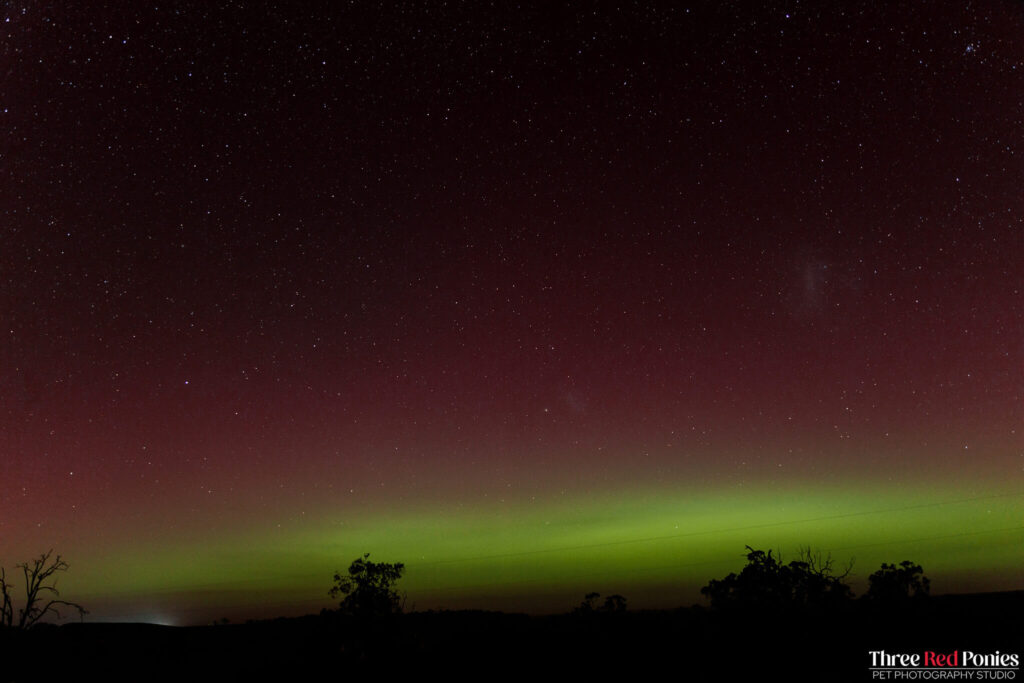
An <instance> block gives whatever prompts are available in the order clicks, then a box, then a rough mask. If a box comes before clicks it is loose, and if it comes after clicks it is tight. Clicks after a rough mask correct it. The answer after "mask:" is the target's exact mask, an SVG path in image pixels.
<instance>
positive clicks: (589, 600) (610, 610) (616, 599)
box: [573, 593, 626, 614]
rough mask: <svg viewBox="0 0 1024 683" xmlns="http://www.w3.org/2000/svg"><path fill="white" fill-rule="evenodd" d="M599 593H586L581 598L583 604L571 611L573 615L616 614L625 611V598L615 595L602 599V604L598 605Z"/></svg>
mask: <svg viewBox="0 0 1024 683" xmlns="http://www.w3.org/2000/svg"><path fill="white" fill-rule="evenodd" d="M600 597H601V594H600V593H587V594H586V595H585V596H583V602H581V603H580V606H579V607H577V608H576V609H574V610H573V613H575V614H598V613H602V614H616V613H621V612H625V611H626V598H624V597H623V596H621V595H619V594H618V593H616V594H615V595H609V596H608V597H607V598H605V599H604V604H603V605H599V604H598V602H597V601H598V599H600Z"/></svg>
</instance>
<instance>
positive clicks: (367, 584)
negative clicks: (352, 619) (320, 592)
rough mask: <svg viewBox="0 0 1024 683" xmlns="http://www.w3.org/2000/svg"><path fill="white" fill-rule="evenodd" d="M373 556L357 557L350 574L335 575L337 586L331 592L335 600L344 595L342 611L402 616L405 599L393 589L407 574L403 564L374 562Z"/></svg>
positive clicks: (335, 584) (362, 614)
mask: <svg viewBox="0 0 1024 683" xmlns="http://www.w3.org/2000/svg"><path fill="white" fill-rule="evenodd" d="M369 557H370V553H366V554H365V555H363V556H362V557H359V558H356V559H355V560H354V561H353V562H352V564H351V565H349V568H348V575H347V576H343V575H342V574H341V572H335V573H334V587H333V588H331V590H330V591H328V594H329V595H330V596H331V597H332V598H336V597H338V596H339V595H344V596H345V597H344V599H343V600H342V601H341V604H340V609H341V611H342V612H343V613H346V614H352V615H356V616H360V617H374V616H383V615H391V614H398V613H400V612H401V611H402V607H403V605H404V598H403V596H400V595H399V594H398V592H397V591H395V590H394V588H393V586H394V584H395V582H397V581H398V580H399V579H400V578H402V572H404V571H405V565H404V564H402V563H401V562H398V563H395V564H388V563H386V562H370V561H369Z"/></svg>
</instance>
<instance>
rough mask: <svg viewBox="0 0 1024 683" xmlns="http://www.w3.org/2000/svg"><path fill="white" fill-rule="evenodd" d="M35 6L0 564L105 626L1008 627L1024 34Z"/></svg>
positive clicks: (23, 92)
mask: <svg viewBox="0 0 1024 683" xmlns="http://www.w3.org/2000/svg"><path fill="white" fill-rule="evenodd" d="M875 5H876V3H867V2H864V3H853V4H847V5H844V8H843V9H835V8H817V7H816V8H813V9H812V8H804V7H802V6H799V5H793V6H789V5H787V6H786V7H785V8H781V6H772V5H771V3H769V4H768V5H764V4H761V5H759V6H753V5H751V6H750V7H749V8H748V9H742V10H741V9H740V8H739V7H735V6H731V5H729V6H727V5H723V4H722V3H715V2H707V3H693V4H691V5H687V6H685V7H684V6H683V5H678V6H676V5H675V4H672V3H654V4H647V3H626V4H624V5H622V6H621V7H619V8H615V9H612V8H601V9H595V10H594V11H592V12H591V11H587V12H583V11H582V10H580V9H579V8H572V7H569V8H561V9H558V8H555V7H553V6H547V4H539V5H537V6H532V5H530V4H529V3H527V5H526V6H522V5H521V6H519V7H518V9H515V10H514V9H513V8H511V7H505V8H501V7H499V8H490V9H488V10H487V11H484V9H483V8H477V7H474V6H472V5H470V6H466V7H462V8H442V7H439V6H438V7H435V6H432V4H430V3H427V4H424V5H421V6H411V7H410V6H406V5H401V6H396V7H386V6H380V7H348V6H346V7H334V6H324V7H314V6H308V7H306V6H304V7H301V8H291V9H289V10H287V11H284V10H281V11H269V10H266V9H260V8H255V7H246V8H238V7H234V6H232V5H229V4H227V3H221V2H212V3H198V2H185V3H178V4H177V5H175V7H173V8H172V7H167V8H165V7H163V6H161V7H159V8H155V7H147V8H142V7H138V8H133V9H132V10H130V11H129V13H128V15H127V16H121V15H120V14H119V13H115V12H114V11H113V10H111V9H110V8H109V7H105V6H102V5H99V4H97V3H92V2H86V3H84V4H81V5H80V6H75V7H51V6H49V5H46V4H44V3H39V2H25V3H23V4H22V5H19V6H18V7H17V8H8V13H9V16H8V15H5V16H4V19H5V21H4V23H3V24H2V27H3V31H4V32H5V35H6V38H5V44H6V45H8V46H9V51H8V53H7V59H8V62H9V63H8V65H7V68H6V72H7V76H6V77H5V81H4V86H3V88H2V91H3V93H4V104H3V107H2V112H0V120H2V121H3V124H4V126H5V130H7V131H8V132H9V133H10V134H9V135H6V136H4V139H3V140H2V141H0V159H2V160H3V164H2V165H0V186H2V187H3V188H5V189H4V190H0V216H2V224H0V230H2V235H3V242H2V247H0V321H2V326H0V451H2V452H0V484H2V486H0V565H2V566H4V567H7V568H8V571H10V569H11V568H12V567H14V565H15V564H17V563H19V562H23V561H26V560H29V559H31V558H32V557H36V556H38V555H39V554H40V553H41V552H45V551H46V550H48V549H50V548H53V549H54V550H55V552H58V553H60V554H61V555H62V556H63V557H64V559H66V560H67V561H68V563H69V564H70V570H69V571H68V572H67V573H66V574H64V575H62V576H61V577H60V584H59V586H60V588H61V591H62V595H63V596H66V597H67V598H68V599H71V600H75V601H78V602H81V603H82V604H83V605H84V606H85V607H86V608H87V609H88V610H89V611H90V615H89V616H88V618H89V619H91V620H96V621H146V622H151V623H165V624H176V625H183V624H192V623H210V622H211V621H212V620H215V619H220V618H229V619H231V620H240V619H247V618H262V617H276V616H279V615H300V614H308V613H315V612H319V611H320V609H321V608H324V607H331V606H332V605H333V604H334V603H332V600H331V599H330V598H329V597H328V596H327V590H328V589H329V588H330V585H331V577H332V575H333V572H334V571H335V570H338V569H340V570H344V569H345V568H346V567H347V566H348V564H349V563H350V562H351V561H352V560H353V559H355V558H356V557H358V556H360V555H362V554H363V553H367V552H368V553H370V554H371V558H372V559H378V560H381V561H389V562H404V563H405V565H406V574H405V577H404V578H403V579H402V581H401V584H400V588H402V589H403V590H405V591H406V592H407V596H408V603H407V606H408V607H409V608H413V607H414V608H415V609H436V608H450V609H457V608H480V609H502V610H506V611H527V612H532V613H546V612H564V611H567V610H569V609H570V608H572V607H573V606H574V605H576V604H578V603H579V601H580V600H581V599H582V598H583V595H584V594H585V593H587V592H590V591H599V592H601V593H604V594H608V593H620V594H622V595H625V596H626V597H627V598H628V600H629V605H630V607H631V608H633V607H636V608H645V607H650V608H655V607H676V606H681V605H691V604H694V603H702V602H703V601H702V598H701V596H700V593H699V589H700V587H701V586H703V585H704V584H706V583H707V581H708V580H709V579H711V578H720V577H722V576H724V575H725V574H727V573H729V572H731V571H738V570H739V569H740V568H741V567H742V566H743V563H744V548H745V546H746V545H751V546H753V547H756V548H761V549H765V550H767V549H769V548H771V549H776V550H778V551H779V552H781V553H782V554H783V557H784V558H788V559H792V558H794V557H796V555H797V554H798V552H799V550H800V549H801V548H803V547H807V546H811V547H812V548H814V549H815V550H821V551H824V552H831V553H832V556H833V558H834V559H835V560H836V561H837V562H838V563H840V564H845V562H846V561H848V560H849V559H851V558H852V559H853V560H854V570H853V575H852V581H853V585H854V588H855V590H857V592H862V591H863V590H864V589H865V587H866V582H867V577H868V575H870V573H871V572H873V571H875V570H876V569H878V567H879V565H880V564H881V563H882V562H899V561H902V560H905V559H909V560H912V561H914V562H916V563H919V564H921V565H922V566H923V568H924V570H925V573H926V574H927V575H928V576H929V577H930V578H931V580H932V589H933V592H936V593H943V592H973V591H996V590H1016V589H1022V588H1024V586H1022V585H1021V573H1020V570H1021V567H1022V566H1024V554H1022V548H1024V439H1022V434H1021V430H1022V429H1024V403H1022V401H1024V358H1022V355H1024V306H1022V286H1024V258H1022V256H1021V255H1022V254H1024V227H1022V226H1024V193H1021V191H1020V188H1021V187H1024V165H1022V163H1021V156H1020V155H1021V150H1022V149H1024V128H1022V127H1021V125H1020V117H1021V102H1020V94H1021V92H1024V90H1022V88H1024V80H1022V79H1024V39H1022V38H1021V36H1024V9H1022V7H1021V5H1019V4H1015V3H1010V2H998V1H995V0H993V1H990V2H981V3H972V4H971V5H970V6H965V7H960V6H943V7H929V8H928V10H927V12H926V11H925V10H924V9H923V8H921V7H916V6H909V5H906V6H903V5H901V6H882V7H879V6H875Z"/></svg>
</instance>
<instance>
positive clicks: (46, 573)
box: [0, 549, 88, 629]
mask: <svg viewBox="0 0 1024 683" xmlns="http://www.w3.org/2000/svg"><path fill="white" fill-rule="evenodd" d="M52 555H53V550H52V549H51V550H50V551H49V552H45V553H43V554H42V555H40V556H39V557H37V558H36V559H34V560H32V562H31V563H29V562H23V563H22V564H19V565H16V568H17V569H20V570H21V572H22V575H23V576H24V578H25V606H24V607H23V608H21V609H20V610H18V618H17V619H15V617H14V600H13V598H12V597H11V591H12V590H13V589H14V584H12V583H9V582H8V580H7V572H6V570H4V569H3V568H2V567H0V626H6V627H9V628H10V627H13V628H21V629H27V628H32V627H33V626H35V625H36V624H37V623H39V620H40V619H42V618H43V617H45V616H46V615H47V614H53V615H54V616H56V617H57V618H58V619H59V618H60V612H59V611H58V610H57V607H58V606H61V607H70V608H71V609H73V610H77V611H78V616H79V618H81V617H82V616H84V615H86V614H88V612H87V611H86V610H85V609H84V608H83V607H82V606H81V605H79V604H78V603H74V602H68V601H66V600H61V599H60V592H59V591H58V590H57V578H56V577H55V576H54V574H56V573H57V572H64V571H67V570H68V563H67V562H65V561H64V560H63V559H62V558H61V556H60V555H57V557H56V558H54V559H53V560H51V559H50V557H51V556H52ZM47 596H52V597H50V599H49V600H47V599H46V597H47Z"/></svg>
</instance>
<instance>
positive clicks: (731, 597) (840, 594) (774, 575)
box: [700, 545, 853, 609]
mask: <svg viewBox="0 0 1024 683" xmlns="http://www.w3.org/2000/svg"><path fill="white" fill-rule="evenodd" d="M747 551H748V552H747V566H746V567H744V568H743V570H742V571H741V572H740V573H739V574H738V575H737V574H729V575H728V576H726V577H725V578H724V579H721V580H719V579H712V580H711V581H710V582H709V583H708V585H706V586H704V587H703V588H701V590H700V592H701V594H703V595H705V596H707V597H708V598H710V600H711V606H712V607H715V608H735V607H740V608H758V609H784V608H794V607H813V606H836V605H839V604H842V603H845V602H847V601H849V600H850V599H851V598H852V597H853V592H852V591H851V590H850V587H849V586H847V585H846V584H845V583H843V580H844V579H845V578H846V577H847V576H848V575H849V573H850V570H851V569H852V568H853V563H852V562H851V563H850V564H849V565H848V566H847V567H846V569H845V570H844V571H843V572H842V573H840V574H836V573H835V571H834V570H833V563H832V558H831V556H826V557H822V556H821V554H820V553H814V552H812V551H811V549H810V548H805V549H802V550H801V552H800V559H799V560H794V561H792V562H790V563H789V564H786V565H783V564H781V563H780V562H779V561H778V560H776V559H775V558H774V557H773V556H772V551H771V550H769V551H768V552H767V553H766V552H764V551H763V550H754V549H753V548H751V547H750V546H749V545H748V546H747Z"/></svg>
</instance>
